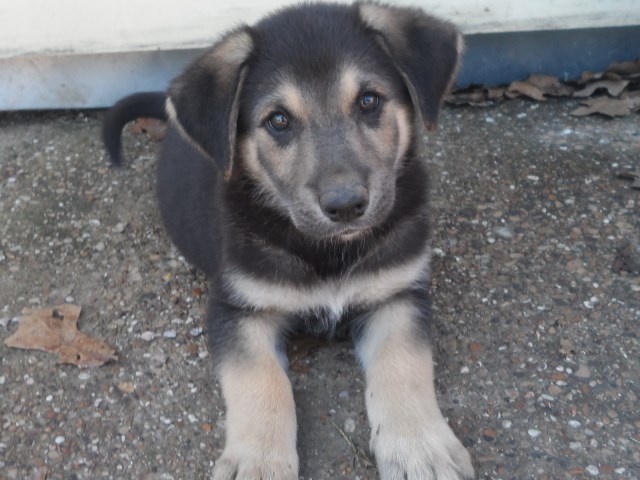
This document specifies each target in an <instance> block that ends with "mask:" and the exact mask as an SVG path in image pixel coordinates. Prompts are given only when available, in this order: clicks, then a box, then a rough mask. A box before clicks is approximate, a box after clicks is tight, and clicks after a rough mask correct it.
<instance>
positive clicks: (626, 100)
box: [570, 95, 640, 117]
mask: <svg viewBox="0 0 640 480" xmlns="http://www.w3.org/2000/svg"><path fill="white" fill-rule="evenodd" d="M580 103H582V104H583V105H584V106H583V107H578V108H576V109H575V110H573V111H572V112H570V114H571V115H574V116H576V117H583V116H585V115H591V114H594V113H599V114H601V115H606V116H608V117H626V116H627V115H631V114H632V113H633V112H636V111H639V110H640V96H635V95H623V96H622V97H621V98H609V97H595V98H590V99H588V100H583V101H582V102H580Z"/></svg>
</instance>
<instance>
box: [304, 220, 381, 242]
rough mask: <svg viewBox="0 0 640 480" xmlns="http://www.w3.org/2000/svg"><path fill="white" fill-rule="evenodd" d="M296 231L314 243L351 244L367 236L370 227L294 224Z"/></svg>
mask: <svg viewBox="0 0 640 480" xmlns="http://www.w3.org/2000/svg"><path fill="white" fill-rule="evenodd" d="M295 226H296V229H297V230H298V231H299V232H300V233H301V234H302V235H304V236H305V237H306V238H307V239H309V240H311V241H314V242H332V243H335V242H345V243H347V242H351V241H354V240H361V239H362V238H364V237H366V236H367V235H369V234H370V233H371V231H372V226H371V225H368V224H343V225H339V224H335V225H334V224H326V223H319V224H316V225H307V224H304V223H301V224H296V225H295Z"/></svg>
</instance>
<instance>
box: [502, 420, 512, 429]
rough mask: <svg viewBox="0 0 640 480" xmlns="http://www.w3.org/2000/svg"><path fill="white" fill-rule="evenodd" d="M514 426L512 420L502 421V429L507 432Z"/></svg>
mask: <svg viewBox="0 0 640 480" xmlns="http://www.w3.org/2000/svg"><path fill="white" fill-rule="evenodd" d="M512 425H513V423H512V422H511V420H503V421H502V428H504V429H505V430H508V429H510V428H511V426H512Z"/></svg>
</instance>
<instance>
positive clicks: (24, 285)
mask: <svg viewBox="0 0 640 480" xmlns="http://www.w3.org/2000/svg"><path fill="white" fill-rule="evenodd" d="M574 107H575V104H574V103H573V102H570V101H558V102H556V101H550V102H548V103H544V104H539V103H531V102H527V101H510V102H505V103H503V104H501V105H500V106H498V107H495V108H492V109H473V108H456V109H446V110H445V111H444V113H443V118H442V121H441V126H440V129H439V132H438V133H437V134H435V135H432V136H430V137H429V138H428V139H427V146H428V152H429V160H428V161H429V162H430V164H431V168H432V172H433V180H432V184H433V185H432V197H433V208H434V224H435V232H436V233H435V236H434V239H433V243H434V249H435V258H434V264H433V270H434V271H433V293H434V302H435V315H436V331H437V332H438V337H437V362H438V363H437V367H436V368H437V372H438V377H437V386H438V394H439V399H440V403H441V406H442V408H443V410H444V412H445V415H447V417H448V418H449V420H450V422H451V424H452V427H453V428H454V430H455V431H456V433H457V434H458V435H459V436H460V438H461V439H463V441H464V443H465V444H466V445H467V446H468V447H469V449H470V451H471V453H472V456H473V458H474V463H475V465H476V469H477V471H478V478H483V479H518V480H520V479H565V478H567V479H580V478H603V479H604V478H615V479H618V478H620V479H638V478H640V468H639V467H638V465H640V408H639V401H638V397H639V396H640V374H639V372H640V365H639V363H640V344H639V336H638V330H639V327H640V272H638V262H639V261H640V214H639V213H640V192H639V191H637V190H632V189H631V188H630V182H626V181H625V180H622V179H618V178H617V177H616V175H617V173H619V172H620V171H625V170H630V169H633V168H639V167H640V163H639V162H640V122H639V121H638V118H639V117H638V116H635V117H627V118H623V119H618V120H614V121H611V120H606V119H603V118H580V119H578V118H573V117H570V116H569V115H568V114H567V112H568V111H570V110H571V109H572V108H574ZM100 118H101V113H99V112H83V113H78V112H73V113H72V112H63V113H40V114H25V113H14V114H7V113H4V114H0V340H2V341H1V342H0V479H2V480H8V479H44V478H47V479H102V478H104V479H144V480H171V479H176V480H177V479H204V478H207V475H208V473H210V472H211V467H212V465H213V463H214V461H215V459H216V458H217V456H218V455H219V453H220V451H221V449H222V446H223V439H224V430H225V422H224V406H223V402H222V398H221V394H220V388H219V386H218V384H217V383H216V381H215V379H214V378H213V377H212V375H211V373H210V358H209V355H208V352H207V348H206V344H205V340H204V335H203V334H201V330H200V329H201V327H203V317H204V307H205V303H206V296H207V286H206V279H205V278H204V277H203V276H202V275H201V274H199V273H197V272H195V271H194V270H193V269H191V268H190V267H189V265H187V264H186V263H185V261H184V259H182V258H181V257H180V255H179V254H178V252H177V251H176V250H175V249H174V248H173V247H172V246H171V245H170V243H169V242H168V239H167V237H166V236H165V234H164V233H163V231H162V228H161V225H160V221H159V215H158V211H157V209H156V206H155V203H154V194H153V188H154V180H153V171H154V165H155V160H154V155H155V153H156V151H157V148H158V146H157V144H155V143H153V142H151V141H149V140H147V139H146V138H145V137H143V136H140V135H137V136H132V135H128V136H127V139H126V141H127V152H128V155H129V158H130V159H133V160H132V161H131V162H129V164H128V166H126V167H125V168H122V169H113V168H111V167H110V166H109V165H108V162H107V160H106V159H105V153H104V151H103V150H102V147H101V143H100ZM621 254H624V258H623V257H620V255H621ZM622 260H624V261H622ZM634 262H636V263H635V265H634ZM65 301H67V302H73V303H76V304H79V305H82V307H83V313H82V316H81V318H80V322H79V326H80V329H81V330H82V331H84V332H86V333H89V334H92V335H94V336H97V337H99V338H101V339H103V340H105V341H107V342H108V343H110V344H112V345H113V346H115V347H116V348H117V350H118V355H119V360H118V361H116V362H112V363H109V364H107V365H105V366H102V367H99V368H96V369H89V370H80V369H78V368H76V367H73V366H68V365H58V364H56V360H55V357H54V356H52V355H49V354H46V353H41V352H34V351H24V350H16V349H9V348H7V347H6V346H5V345H4V339H5V338H6V337H7V336H8V335H9V334H10V333H12V332H13V331H15V329H16V324H15V322H14V320H15V317H16V316H17V315H18V314H19V313H20V311H21V309H22V308H23V307H26V306H31V307H34V306H36V307H37V306H52V305H56V304H59V303H62V302H65ZM149 332H151V333H149ZM205 333H206V332H205ZM296 346H297V352H296V358H297V359H296V361H295V363H294V366H293V368H292V370H291V372H290V376H291V380H292V383H293V387H294V394H295V396H296V400H297V405H298V418H299V424H300V433H299V451H300V456H301V476H300V478H301V479H306V480H311V479H313V480H323V479H327V480H328V479H337V478H345V479H376V478H377V472H376V470H375V467H373V465H372V464H371V462H370V460H369V458H368V455H369V453H368V448H367V444H368V441H367V437H368V433H369V432H368V428H367V422H366V413H365V408H364V402H363V398H362V394H363V390H364V383H363V378H362V375H361V373H360V371H359V369H358V367H357V362H356V360H355V357H354V352H353V349H352V347H351V345H350V344H349V343H345V342H342V343H340V342H339V343H327V344H322V345H317V344H314V343H309V342H298V343H297V344H296Z"/></svg>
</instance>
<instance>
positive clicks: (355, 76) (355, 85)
mask: <svg viewBox="0 0 640 480" xmlns="http://www.w3.org/2000/svg"><path fill="white" fill-rule="evenodd" d="M361 79H362V74H361V73H360V72H359V71H358V69H357V68H356V67H354V66H353V65H349V66H347V67H345V68H344V69H343V70H342V72H341V74H340V79H339V81H338V98H339V102H340V109H341V110H342V113H343V115H344V116H345V117H347V116H349V115H351V112H352V110H353V106H354V104H355V102H356V101H357V99H358V94H359V93H361V92H360V82H361V81H362V80H361Z"/></svg>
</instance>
